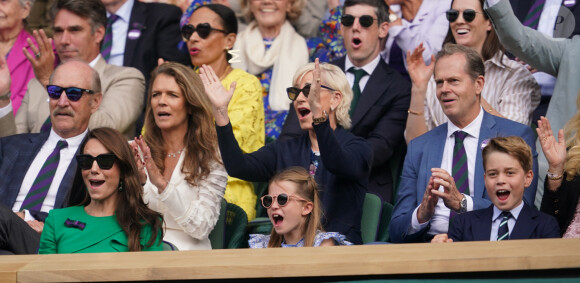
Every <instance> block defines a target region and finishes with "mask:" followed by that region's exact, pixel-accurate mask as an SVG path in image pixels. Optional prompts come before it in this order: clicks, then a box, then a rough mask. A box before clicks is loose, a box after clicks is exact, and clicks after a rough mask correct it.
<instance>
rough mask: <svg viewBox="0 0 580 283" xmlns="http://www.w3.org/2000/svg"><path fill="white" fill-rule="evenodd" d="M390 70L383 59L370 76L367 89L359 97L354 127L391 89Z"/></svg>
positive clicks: (353, 119)
mask: <svg viewBox="0 0 580 283" xmlns="http://www.w3.org/2000/svg"><path fill="white" fill-rule="evenodd" d="M391 71H392V70H389V69H388V67H387V63H385V61H383V59H382V58H381V59H379V64H378V65H377V67H376V68H375V70H374V71H373V73H372V74H371V75H370V77H369V80H368V81H367V84H366V85H365V89H364V90H363V91H362V93H361V96H360V97H359V100H358V104H357V106H356V109H355V110H354V113H353V115H352V127H353V128H354V127H356V125H357V124H358V122H360V121H361V119H362V117H364V115H365V114H366V113H367V112H368V111H369V109H370V108H371V107H372V106H373V105H374V104H375V102H376V101H377V100H378V99H379V98H380V97H381V96H382V95H383V93H384V92H385V91H386V90H387V89H388V88H389V86H390V84H391V83H390V82H389V81H388V78H389V73H390V72H391Z"/></svg>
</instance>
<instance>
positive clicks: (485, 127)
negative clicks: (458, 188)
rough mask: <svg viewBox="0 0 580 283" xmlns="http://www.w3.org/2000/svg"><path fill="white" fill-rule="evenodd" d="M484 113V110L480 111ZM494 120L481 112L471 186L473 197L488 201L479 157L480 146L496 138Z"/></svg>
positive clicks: (481, 160)
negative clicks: (481, 117)
mask: <svg viewBox="0 0 580 283" xmlns="http://www.w3.org/2000/svg"><path fill="white" fill-rule="evenodd" d="M481 111H484V110H481ZM495 124H496V123H495V120H494V119H493V117H492V115H490V114H488V113H487V112H485V111H484V112H483V119H482V121H481V127H480V129H479V140H478V142H477V156H476V157H475V172H474V174H473V176H474V179H475V180H473V186H474V187H475V188H473V189H474V194H473V195H474V196H475V197H481V198H485V199H489V197H488V196H487V193H486V191H485V182H484V180H483V173H484V170H483V157H482V156H481V152H482V149H481V145H482V144H483V143H484V142H485V143H486V144H487V143H488V142H489V139H491V138H494V137H497V135H498V133H497V130H495Z"/></svg>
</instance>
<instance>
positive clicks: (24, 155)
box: [0, 60, 102, 254]
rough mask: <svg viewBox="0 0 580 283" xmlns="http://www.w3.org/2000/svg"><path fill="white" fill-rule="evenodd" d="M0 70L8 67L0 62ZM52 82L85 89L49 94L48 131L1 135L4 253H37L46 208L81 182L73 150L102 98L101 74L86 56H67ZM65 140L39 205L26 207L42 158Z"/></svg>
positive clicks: (61, 202) (0, 246)
mask: <svg viewBox="0 0 580 283" xmlns="http://www.w3.org/2000/svg"><path fill="white" fill-rule="evenodd" d="M0 72H2V73H4V72H7V69H6V68H5V67H0ZM2 83H4V82H2ZM50 85H55V86H59V87H63V88H69V87H77V88H81V89H83V90H82V91H81V96H80V98H79V99H78V100H76V97H73V96H71V95H69V94H66V92H67V91H69V90H66V91H65V90H63V91H62V92H61V93H60V96H59V97H58V98H56V97H50V98H47V99H48V100H49V107H50V119H51V122H52V129H51V130H50V132H48V133H40V134H20V135H13V136H8V137H4V138H1V139H0V176H3V177H2V178H0V254H1V253H15V254H30V253H36V252H37V249H38V243H39V241H40V233H41V232H42V228H43V227H44V222H43V221H44V219H45V218H46V217H47V216H48V212H49V211H50V210H51V209H53V208H62V207H64V206H65V205H66V198H67V195H68V194H69V191H70V190H71V188H73V187H75V186H76V187H80V186H79V184H73V183H75V174H76V171H77V164H76V160H75V155H76V154H77V151H78V148H79V146H80V144H81V142H82V141H83V140H84V138H85V136H86V134H87V132H88V129H87V127H88V124H89V119H90V117H91V114H92V113H94V112H95V111H96V110H97V109H98V108H99V105H100V103H101V100H102V93H101V83H100V79H99V74H98V73H97V72H96V71H94V70H93V69H92V68H91V67H90V66H89V65H88V64H87V63H85V62H82V61H79V60H69V61H67V62H66V63H63V64H62V65H60V66H59V67H57V68H56V70H55V71H54V73H53V75H52V76H51V79H50ZM9 86H10V82H8V88H9ZM5 88H6V84H2V85H0V92H1V90H3V89H5ZM69 97H72V99H71V98H69ZM63 140H64V141H66V142H67V145H66V146H65V147H64V148H62V149H60V159H59V162H58V166H57V168H56V171H55V173H54V178H53V179H52V183H51V185H50V188H49V189H48V193H47V195H46V197H45V198H44V201H43V202H42V205H41V208H40V209H39V210H36V209H34V210H33V209H30V210H27V209H25V210H22V209H21V208H22V207H23V203H24V202H25V200H26V198H27V195H28V192H29V191H30V190H31V188H32V186H33V184H34V183H35V180H36V178H37V175H38V174H39V172H40V171H41V169H42V168H43V164H44V163H45V161H46V160H47V159H48V157H49V156H50V155H51V152H53V151H54V150H55V147H56V145H57V143H59V142H60V141H63ZM12 211H14V212H15V213H12ZM2 250H3V251H2Z"/></svg>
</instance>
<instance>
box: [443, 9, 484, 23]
mask: <svg viewBox="0 0 580 283" xmlns="http://www.w3.org/2000/svg"><path fill="white" fill-rule="evenodd" d="M478 13H479V14H482V13H481V12H476V11H475V10H473V9H465V10H463V19H464V20H465V21H466V22H468V23H471V22H473V20H475V16H476V14H478ZM445 15H446V16H447V20H448V21H449V22H450V23H452V22H455V21H456V20H457V18H459V11H458V10H455V9H449V10H447V12H446V14H445Z"/></svg>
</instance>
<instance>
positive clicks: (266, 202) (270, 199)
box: [260, 193, 308, 208]
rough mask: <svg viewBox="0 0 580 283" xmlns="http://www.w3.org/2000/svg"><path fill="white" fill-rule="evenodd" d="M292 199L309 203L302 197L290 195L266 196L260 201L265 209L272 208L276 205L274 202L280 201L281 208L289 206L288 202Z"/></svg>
mask: <svg viewBox="0 0 580 283" xmlns="http://www.w3.org/2000/svg"><path fill="white" fill-rule="evenodd" d="M291 198H293V199H295V200H298V201H305V202H308V201H307V200H305V199H303V198H301V197H298V196H295V195H289V194H286V193H281V194H279V195H277V196H271V195H265V196H263V197H261V198H260V200H262V206H263V207H264V208H270V207H271V206H272V204H273V203H274V201H278V205H279V206H285V205H286V204H288V201H289V200H290V199H291Z"/></svg>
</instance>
